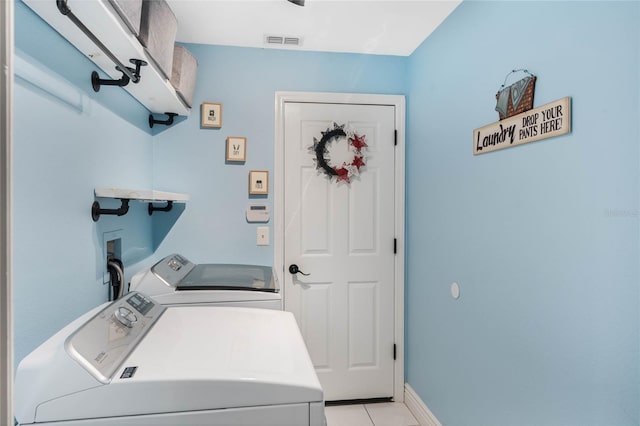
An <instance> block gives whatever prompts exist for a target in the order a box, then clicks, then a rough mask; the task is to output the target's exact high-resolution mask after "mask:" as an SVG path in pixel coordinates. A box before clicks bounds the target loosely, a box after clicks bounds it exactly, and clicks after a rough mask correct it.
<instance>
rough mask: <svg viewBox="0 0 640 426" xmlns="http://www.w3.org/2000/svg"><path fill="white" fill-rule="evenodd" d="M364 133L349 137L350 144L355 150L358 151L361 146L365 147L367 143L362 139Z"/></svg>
mask: <svg viewBox="0 0 640 426" xmlns="http://www.w3.org/2000/svg"><path fill="white" fill-rule="evenodd" d="M365 137H366V135H362V136H359V135H353V138H351V139H349V140H350V141H351V146H352V147H354V148H355V149H356V151H357V152H360V150H362V148H364V147H367V146H369V145H367V143H366V142H365V141H364V138H365Z"/></svg>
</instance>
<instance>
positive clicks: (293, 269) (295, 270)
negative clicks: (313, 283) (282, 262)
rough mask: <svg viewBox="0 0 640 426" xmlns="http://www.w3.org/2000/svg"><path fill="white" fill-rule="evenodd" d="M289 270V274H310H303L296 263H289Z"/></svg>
mask: <svg viewBox="0 0 640 426" xmlns="http://www.w3.org/2000/svg"><path fill="white" fill-rule="evenodd" d="M289 272H290V273H291V274H294V275H295V274H302V275H310V274H305V273H304V272H302V271H301V270H300V268H298V265H296V264H295V263H293V264H291V265H289Z"/></svg>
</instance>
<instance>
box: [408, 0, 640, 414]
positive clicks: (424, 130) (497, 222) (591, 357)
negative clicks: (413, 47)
mask: <svg viewBox="0 0 640 426" xmlns="http://www.w3.org/2000/svg"><path fill="white" fill-rule="evenodd" d="M639 22H640V3H638V2H622V3H621V2H475V1H470V2H465V3H463V4H462V5H461V6H460V7H459V8H458V9H456V10H455V11H454V12H453V14H452V15H451V16H450V17H449V18H448V19H447V20H446V21H445V22H444V24H443V25H442V26H441V27H440V28H439V29H438V30H437V31H436V32H435V33H434V34H433V35H431V36H430V37H429V38H428V39H427V40H426V41H425V42H424V43H423V44H422V46H421V47H420V48H419V49H417V51H416V52H414V54H413V55H412V56H411V57H410V61H409V99H410V101H409V103H408V115H409V119H408V126H409V132H408V137H409V142H408V146H407V188H408V189H407V200H408V201H407V212H408V213H407V217H408V223H407V230H408V235H407V254H408V258H407V265H408V268H407V292H406V296H407V312H406V315H407V370H406V374H407V381H408V383H409V384H410V385H411V386H412V387H413V388H414V389H415V390H416V391H417V393H418V394H419V395H420V396H421V398H422V399H423V400H424V401H425V403H426V404H427V405H428V406H429V407H430V409H431V410H432V411H433V412H434V414H435V415H436V417H437V418H438V419H439V420H440V421H441V422H442V424H443V425H446V426H468V425H491V426H500V425H504V426H518V425H531V426H539V425H549V426H551V425H563V426H587V425H594V426H595V425H598V426H602V425H638V424H639V423H640V419H639V417H640V413H639V408H638V407H639V404H638V401H639V398H640V395H639V383H640V382H639V371H638V370H639V363H640V359H639V355H638V352H639V318H640V316H639V308H638V307H639V291H638V288H639V284H638V283H639V278H640V277H639V273H638V272H639V271H638V265H639V257H638V256H639V254H640V253H639V247H638V235H639V234H638V231H639V229H638V217H639V213H638V212H639V210H638V209H639V206H638V194H639V189H640V188H639V185H638V184H639V181H638V178H639V167H638V165H639V164H638V160H639V157H638V155H639V150H638V144H639V141H640V130H639V122H640V119H639V117H640V111H639V100H640V86H639V79H640V67H639V51H640V42H639V39H640V33H639V31H640V29H639V28H640V27H639V25H638V23H639ZM522 67H524V68H528V69H529V70H531V71H532V72H534V73H535V74H537V76H538V81H537V85H536V92H535V106H539V105H542V104H544V103H547V102H551V101H554V100H556V99H559V98H562V97H564V96H571V97H572V100H573V132H572V133H571V134H570V135H568V136H563V137H558V138H554V139H548V140H545V141H540V142H535V143H532V144H529V145H526V146H521V147H517V148H512V149H507V150H502V151H498V152H494V153H489V154H484V155H480V156H477V157H474V156H473V155H472V131H473V129H475V128H478V127H481V126H484V125H486V124H489V123H492V122H495V121H497V118H498V116H497V113H496V112H495V111H494V110H493V109H494V106H495V98H494V95H495V93H496V91H497V89H498V88H499V86H500V84H502V81H503V79H504V76H505V75H506V74H507V73H508V72H509V71H510V70H512V69H514V68H522ZM453 281H456V282H458V283H459V285H460V288H461V297H460V299H459V300H458V301H455V300H454V299H453V298H452V297H451V295H450V292H449V286H450V284H451V283H452V282H453Z"/></svg>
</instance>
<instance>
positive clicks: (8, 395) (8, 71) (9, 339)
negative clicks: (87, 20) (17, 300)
mask: <svg viewBox="0 0 640 426" xmlns="http://www.w3.org/2000/svg"><path fill="white" fill-rule="evenodd" d="M0 22H2V24H3V28H4V29H3V30H0V31H2V34H1V35H0V111H1V112H0V170H1V171H0V206H1V207H0V424H6V425H12V424H13V304H12V300H13V296H12V291H13V287H12V286H13V283H12V278H11V277H12V275H11V256H12V251H11V250H12V243H11V242H12V216H11V214H12V213H11V212H12V200H13V193H12V168H11V159H12V146H13V139H12V138H13V130H12V126H13V120H12V117H13V109H12V108H13V54H14V34H13V32H14V2H13V1H6V2H3V1H0Z"/></svg>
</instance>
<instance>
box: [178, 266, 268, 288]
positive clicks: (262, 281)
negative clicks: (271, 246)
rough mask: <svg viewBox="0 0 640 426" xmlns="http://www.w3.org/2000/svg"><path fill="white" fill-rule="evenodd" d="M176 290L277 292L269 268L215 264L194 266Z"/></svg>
mask: <svg viewBox="0 0 640 426" xmlns="http://www.w3.org/2000/svg"><path fill="white" fill-rule="evenodd" d="M176 289H177V290H247V291H266V292H272V293H277V292H278V291H279V288H278V287H277V285H276V280H274V278H273V271H272V268H271V267H269V266H261V265H236V264H216V263H211V264H201V265H196V266H195V267H194V268H193V269H191V271H190V272H189V273H188V274H187V275H186V276H185V277H184V278H183V279H182V280H181V281H180V282H179V283H178V285H177V286H176Z"/></svg>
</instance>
